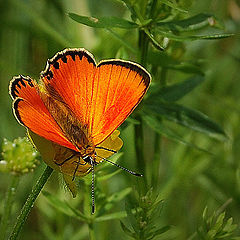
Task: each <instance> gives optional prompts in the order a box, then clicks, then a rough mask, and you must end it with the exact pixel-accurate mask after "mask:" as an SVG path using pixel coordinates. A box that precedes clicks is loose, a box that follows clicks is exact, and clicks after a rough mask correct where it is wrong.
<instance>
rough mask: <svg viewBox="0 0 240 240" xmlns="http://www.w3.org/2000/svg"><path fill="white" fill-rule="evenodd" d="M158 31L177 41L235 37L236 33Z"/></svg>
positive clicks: (157, 30)
mask: <svg viewBox="0 0 240 240" xmlns="http://www.w3.org/2000/svg"><path fill="white" fill-rule="evenodd" d="M156 32H158V33H159V34H160V35H162V36H164V37H167V38H169V39H172V40H175V41H194V40H217V39H222V38H228V37H233V36H234V35H235V34H233V33H225V34H224V33H223V34H213V35H199V36H197V35H189V36H188V35H175V34H173V33H169V32H166V31H162V30H159V29H156Z"/></svg>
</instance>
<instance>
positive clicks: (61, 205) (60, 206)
mask: <svg viewBox="0 0 240 240" xmlns="http://www.w3.org/2000/svg"><path fill="white" fill-rule="evenodd" d="M42 193H43V195H44V196H45V197H46V198H47V200H48V201H49V203H50V204H51V205H52V206H53V207H55V208H56V209H57V210H58V211H60V212H62V213H64V214H66V215H67V216H70V217H76V218H78V219H79V220H82V221H86V219H87V218H86V217H85V216H84V215H83V214H82V213H81V212H80V211H73V208H71V207H70V206H69V205H68V204H67V203H65V202H63V201H61V200H59V199H58V198H57V197H56V196H54V195H51V194H50V193H48V192H46V191H42Z"/></svg>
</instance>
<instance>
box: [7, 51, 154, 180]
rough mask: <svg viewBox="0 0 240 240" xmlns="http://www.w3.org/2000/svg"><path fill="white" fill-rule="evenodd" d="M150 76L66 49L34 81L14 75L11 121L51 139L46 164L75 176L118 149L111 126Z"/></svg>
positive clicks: (117, 122) (117, 62)
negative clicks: (48, 158) (12, 117)
mask: <svg viewBox="0 0 240 240" xmlns="http://www.w3.org/2000/svg"><path fill="white" fill-rule="evenodd" d="M150 79H151V78H150V75H149V74H148V73H147V71H146V70H145V69H144V68H142V67H141V66H139V65H138V64H135V63H131V62H128V61H123V60H105V61H101V62H100V63H99V64H96V62H95V60H94V58H93V56H92V55H91V54H90V53H89V52H87V51H86V50H84V49H66V50H64V51H62V52H59V53H57V54H56V55H55V56H54V57H53V58H52V59H50V60H48V61H47V66H46V69H45V70H44V71H43V72H42V73H41V78H40V83H37V82H36V81H35V80H33V79H31V78H30V77H23V76H21V75H20V76H17V77H14V78H13V80H12V81H11V83H10V87H9V92H10V95H11V96H12V98H13V100H14V101H13V110H14V114H15V117H16V118H17V120H18V121H19V122H20V123H21V124H22V125H23V126H25V127H27V128H28V129H29V130H30V132H32V133H33V135H34V138H35V135H38V136H40V137H42V138H44V139H45V140H46V141H49V142H50V143H51V144H52V146H53V149H54V152H55V156H54V157H53V158H54V161H53V163H51V167H53V168H56V169H58V170H59V171H61V172H62V173H64V174H67V175H70V176H74V177H75V176H84V175H86V174H87V173H89V171H91V169H92V166H93V164H94V165H96V164H98V163H99V162H101V161H102V160H103V159H104V158H107V157H109V156H110V155H112V154H113V153H114V152H116V151H118V150H119V149H120V148H121V146H122V141H121V139H120V138H119V137H118V135H119V132H118V131H117V130H116V128H117V127H118V126H119V125H120V124H121V123H122V122H123V121H124V120H125V119H126V118H127V117H128V116H129V115H130V113H131V112H132V111H133V110H134V108H135V107H136V106H137V105H138V103H139V102H140V101H141V99H142V98H143V96H144V94H145V92H146V91H147V89H148V87H149V84H150ZM36 141H38V139H37V138H36ZM40 152H41V151H40Z"/></svg>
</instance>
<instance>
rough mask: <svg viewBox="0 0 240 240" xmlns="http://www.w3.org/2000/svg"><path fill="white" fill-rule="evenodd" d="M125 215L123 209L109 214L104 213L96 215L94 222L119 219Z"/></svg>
mask: <svg viewBox="0 0 240 240" xmlns="http://www.w3.org/2000/svg"><path fill="white" fill-rule="evenodd" d="M126 216H127V213H126V212H125V211H121V212H114V213H110V214H106V215H103V216H100V217H97V218H96V219H95V222H103V221H109V220H113V219H120V218H124V217H126Z"/></svg>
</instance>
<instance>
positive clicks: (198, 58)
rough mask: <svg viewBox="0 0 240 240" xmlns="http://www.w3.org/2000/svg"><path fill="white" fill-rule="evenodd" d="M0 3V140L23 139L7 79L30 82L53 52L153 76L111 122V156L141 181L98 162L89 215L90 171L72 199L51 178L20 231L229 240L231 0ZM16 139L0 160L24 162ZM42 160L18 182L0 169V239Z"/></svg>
mask: <svg viewBox="0 0 240 240" xmlns="http://www.w3.org/2000/svg"><path fill="white" fill-rule="evenodd" d="M0 9H1V10H0V11H1V15H0V18H1V30H0V31H1V35H0V39H1V45H0V47H1V51H0V54H1V59H2V60H0V86H1V87H0V91H1V94H0V99H1V115H0V121H1V126H0V134H1V138H0V139H1V141H3V139H4V138H8V139H15V138H17V137H18V136H20V135H21V136H24V135H25V129H24V128H21V127H20V126H19V124H18V123H17V122H15V120H14V117H13V116H12V113H11V110H10V108H11V106H10V103H11V100H10V98H9V96H8V91H7V86H8V84H9V80H10V79H11V78H12V76H14V75H18V74H25V75H30V76H33V77H34V76H35V78H38V77H39V72H40V71H41V70H43V69H44V66H45V63H46V59H48V58H50V57H52V56H53V55H54V54H55V53H56V52H57V51H59V50H62V49H63V48H69V47H84V48H86V49H88V50H89V51H90V52H92V53H93V55H94V56H95V57H96V59H97V60H101V59H107V58H115V57H116V58H122V59H125V60H131V61H135V62H138V63H140V64H141V65H143V66H144V67H145V68H147V70H148V71H149V72H150V73H151V75H152V84H151V86H150V89H149V90H148V94H147V96H145V98H144V100H143V102H142V103H141V104H140V106H139V107H138V108H137V109H136V110H135V111H134V112H133V114H132V115H131V117H130V118H128V120H127V121H126V122H124V124H122V126H121V127H120V130H121V137H122V138H123V140H124V147H123V149H122V152H123V154H122V153H120V154H119V155H115V156H114V158H113V159H112V160H113V161H117V160H118V161H119V162H118V163H119V164H121V165H123V166H126V167H128V168H129V169H137V170H138V171H140V172H141V173H143V174H144V177H143V178H141V179H137V180H136V179H135V178H134V177H133V176H129V175H127V174H126V173H122V172H121V171H119V170H116V169H115V168H114V167H113V166H108V165H107V164H102V165H100V166H99V167H98V168H97V169H96V175H97V176H96V181H97V182H96V207H97V209H96V214H95V215H91V214H90V206H91V200H90V182H91V176H86V177H85V178H83V179H78V191H79V194H78V197H77V198H75V199H72V197H71V195H70V194H68V192H67V191H64V188H63V187H62V186H64V184H63V181H62V180H61V177H57V175H56V173H55V174H53V176H52V177H51V179H50V180H51V181H49V182H48V184H47V185H46V186H45V189H44V192H43V194H40V196H39V198H38V201H37V202H36V204H35V207H34V208H33V210H32V213H31V215H30V216H29V220H28V221H27V222H26V225H25V227H24V228H23V229H22V235H21V238H24V239H32V235H33V234H34V236H35V237H36V240H38V239H39V240H40V239H52V240H55V239H77V240H80V239H110V238H111V239H132V238H134V239H154V238H155V239H179V240H181V239H189V240H190V239H218V238H220V237H221V238H220V239H238V237H237V236H239V228H238V227H236V224H233V223H232V222H234V223H238V222H239V219H240V212H239V203H240V201H239V199H240V190H239V189H240V188H239V186H240V181H239V179H240V177H239V176H240V174H239V173H240V171H239V155H240V151H239V139H240V137H239V136H240V131H239V112H240V106H239V93H240V87H239V86H240V85H239V50H240V48H239V46H240V45H239V38H238V36H237V34H236V35H233V34H232V33H238V32H239V19H240V6H239V3H238V2H237V1H236V0H231V1H213V0H212V1H206V0H203V1H195V0H179V1H172V0H161V1H157V0H138V1H135V0H101V1H99V0H89V1H86V0H85V1H78V0H70V1H55V0H54V1H36V0H32V1H28V2H26V1H23V0H20V1H19V0H8V1H5V2H4V3H2V4H1V8H0ZM15 141H18V142H23V143H21V144H23V145H21V146H23V147H17V148H16V149H15V148H12V147H10V148H9V149H8V150H6V149H5V150H4V146H5V145H4V143H3V147H2V151H3V152H4V154H5V155H4V157H3V158H4V159H7V156H11V158H12V159H13V160H14V161H16V162H17V165H19V162H20V163H22V161H23V162H24V159H26V158H30V159H32V157H33V156H32V155H31V153H32V152H31V153H30V154H26V152H25V150H26V149H28V148H29V149H30V145H25V140H23V139H16V140H13V142H15ZM11 144H12V143H10V142H9V145H8V146H12V145H11ZM9 159H10V158H9ZM34 159H35V156H34ZM0 163H4V162H3V161H1V162H0ZM34 164H35V163H34ZM22 166H24V167H23V168H24V169H25V168H26V167H25V165H24V164H23V165H22ZM42 167H43V166H42V165H40V166H39V167H37V168H36V171H34V173H30V174H27V175H26V176H23V177H21V181H20V183H16V182H18V180H17V181H16V179H14V178H12V177H13V176H11V177H10V178H12V179H10V180H9V174H7V173H6V171H4V172H5V173H2V174H1V175H0V181H1V183H2V184H1V185H0V199H5V200H4V203H5V204H0V216H1V221H2V223H4V224H2V223H1V225H0V228H1V229H5V230H4V231H6V233H7V234H8V233H10V232H9V229H7V227H6V226H10V227H12V226H13V225H14V222H15V220H16V217H17V215H18V214H19V212H20V209H21V206H22V205H23V204H24V203H25V201H26V196H27V195H28V194H29V193H30V189H31V188H32V186H33V183H34V182H35V181H36V178H37V177H38V176H39V175H40V174H41V173H40V172H41V171H42ZM5 170H7V171H8V172H9V171H10V172H11V171H12V170H9V169H7V168H5ZM132 188H133V189H134V191H132ZM11 189H17V192H15V191H14V192H13V194H12V193H11ZM150 189H151V190H150ZM5 192H6V193H7V194H5ZM144 193H145V194H144ZM4 195H6V197H4ZM229 198H232V199H233V201H232V203H231V205H229V206H228V207H227V208H226V209H225V210H224V211H225V213H223V211H217V212H216V213H213V214H212V215H209V214H207V211H206V210H205V211H204V216H203V220H202V223H201V224H198V222H199V220H200V218H201V214H202V212H203V209H205V207H206V206H208V212H214V209H218V208H219V206H221V205H222V204H224V203H225V202H226V201H227V200H228V199H229ZM0 202H2V201H1V200H0ZM124 202H126V207H125V210H124V204H123V203H124ZM13 203H14V204H13ZM12 205H13V208H14V210H15V211H11V207H9V206H12ZM4 206H6V208H5V207H4ZM4 208H5V209H8V210H9V211H5V209H4ZM224 214H225V215H224ZM6 219H7V221H6ZM232 219H234V220H232ZM120 221H121V223H120ZM6 223H7V224H6ZM169 226H171V227H169ZM109 229H111V231H109ZM196 230H197V231H196ZM36 232H37V233H38V234H35V233H36Z"/></svg>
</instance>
